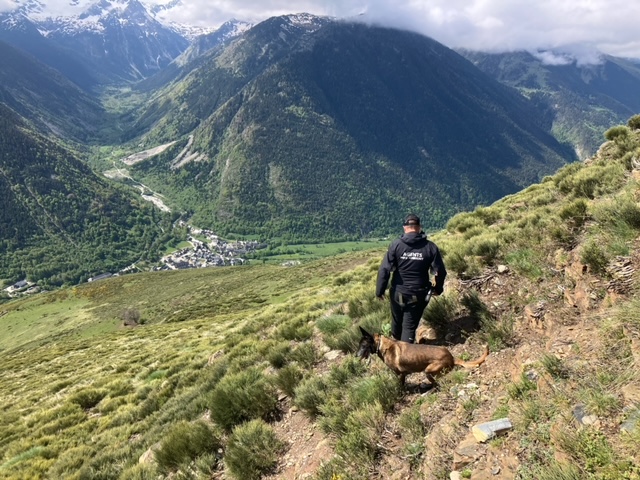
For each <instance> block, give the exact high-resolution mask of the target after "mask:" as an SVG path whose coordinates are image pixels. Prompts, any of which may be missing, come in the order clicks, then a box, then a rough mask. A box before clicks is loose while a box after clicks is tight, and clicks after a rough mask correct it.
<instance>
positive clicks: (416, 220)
mask: <svg viewBox="0 0 640 480" xmlns="http://www.w3.org/2000/svg"><path fill="white" fill-rule="evenodd" d="M402 225H420V217H419V216H417V215H415V214H413V213H410V214H409V215H407V216H406V217H404V222H402Z"/></svg>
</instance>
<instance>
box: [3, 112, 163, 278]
mask: <svg viewBox="0 0 640 480" xmlns="http://www.w3.org/2000/svg"><path fill="white" fill-rule="evenodd" d="M0 192H2V195H0V225H2V228H1V229H0V272H2V278H1V279H0V280H8V281H16V280H18V279H22V278H25V277H28V278H29V280H31V281H41V282H40V283H41V284H44V285H48V284H49V285H50V284H53V285H61V284H63V283H77V282H79V281H81V280H86V279H87V278H89V277H91V276H93V275H95V274H99V273H102V272H105V271H111V272H115V271H117V270H119V269H121V268H124V267H126V266H128V265H130V264H132V263H133V262H136V261H143V260H145V259H151V258H154V257H155V256H156V255H157V253H158V249H159V248H164V243H165V242H167V241H168V240H169V239H170V238H171V235H172V233H171V232H172V230H171V228H170V227H171V223H170V218H168V217H166V216H164V215H162V214H161V213H160V212H158V211H157V210H155V209H153V208H151V207H148V206H146V205H140V204H139V203H138V202H134V201H132V200H131V198H130V197H131V195H130V194H128V193H127V192H125V191H124V190H119V189H117V188H114V187H113V186H111V185H109V184H107V183H106V182H105V181H104V180H101V179H100V178H98V177H97V176H96V175H95V174H94V173H93V172H92V171H91V170H90V169H89V167H88V166H87V165H86V164H85V163H83V162H82V161H80V160H78V159H77V158H76V157H75V156H74V155H73V154H72V153H71V152H70V151H68V150H66V149H64V148H62V147H60V146H59V145H57V144H55V143H54V142H52V141H50V140H48V139H46V138H44V137H42V136H40V135H39V134H36V133H34V132H33V131H31V130H30V129H29V128H28V125H27V123H26V122H25V121H23V120H22V119H21V118H20V117H19V116H18V115H17V114H16V113H15V112H13V111H12V110H10V109H9V108H7V107H6V106H5V105H3V104H1V103H0ZM163 228H164V232H166V233H163Z"/></svg>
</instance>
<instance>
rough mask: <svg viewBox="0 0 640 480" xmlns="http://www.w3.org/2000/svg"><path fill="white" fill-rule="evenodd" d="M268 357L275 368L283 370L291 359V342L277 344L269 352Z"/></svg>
mask: <svg viewBox="0 0 640 480" xmlns="http://www.w3.org/2000/svg"><path fill="white" fill-rule="evenodd" d="M266 357H267V361H268V362H269V363H270V364H271V366H272V367H273V368H282V367H284V366H285V365H286V364H287V363H288V362H289V360H290V358H291V345H289V342H279V343H276V344H275V345H273V346H270V348H269V349H268V350H267V352H266Z"/></svg>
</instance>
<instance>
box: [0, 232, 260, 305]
mask: <svg viewBox="0 0 640 480" xmlns="http://www.w3.org/2000/svg"><path fill="white" fill-rule="evenodd" d="M180 226H181V227H186V228H187V231H188V232H189V234H188V236H187V240H186V241H187V242H188V243H189V244H190V245H189V246H184V247H182V248H180V249H178V250H176V251H174V252H172V253H170V254H168V255H165V256H164V257H162V258H161V259H160V261H159V262H158V265H156V266H155V267H153V270H154V271H159V270H180V269H185V268H206V267H224V266H235V265H245V264H246V263H247V261H248V260H247V258H246V256H247V254H250V253H253V252H255V251H256V250H260V249H262V248H267V246H268V245H267V244H266V243H261V242H257V241H254V240H238V241H235V242H228V241H226V240H223V239H221V238H220V237H219V236H218V235H216V234H215V233H214V232H213V231H211V230H207V229H200V228H196V227H193V226H191V225H187V224H184V223H181V224H180ZM139 271H140V269H139V268H138V267H137V266H136V264H135V263H134V264H132V265H129V266H127V267H125V268H123V269H122V270H120V271H118V272H115V273H112V272H103V273H100V274H98V275H95V276H93V277H90V278H89V279H88V280H87V282H95V281H98V280H103V279H105V278H110V277H115V276H119V275H124V274H127V273H134V272H139ZM4 291H5V292H6V294H7V295H8V296H9V297H17V296H22V295H31V294H34V293H39V292H40V291H41V289H40V287H38V286H37V285H35V283H33V282H30V281H28V280H27V279H24V280H20V281H18V282H16V283H14V284H12V285H11V286H9V287H7V288H5V289H4Z"/></svg>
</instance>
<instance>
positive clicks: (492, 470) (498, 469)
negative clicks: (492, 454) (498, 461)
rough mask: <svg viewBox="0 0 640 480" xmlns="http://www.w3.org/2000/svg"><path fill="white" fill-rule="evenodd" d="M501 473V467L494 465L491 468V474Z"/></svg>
mask: <svg viewBox="0 0 640 480" xmlns="http://www.w3.org/2000/svg"><path fill="white" fill-rule="evenodd" d="M499 473H500V467H494V468H493V469H491V475H498V474H499Z"/></svg>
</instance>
